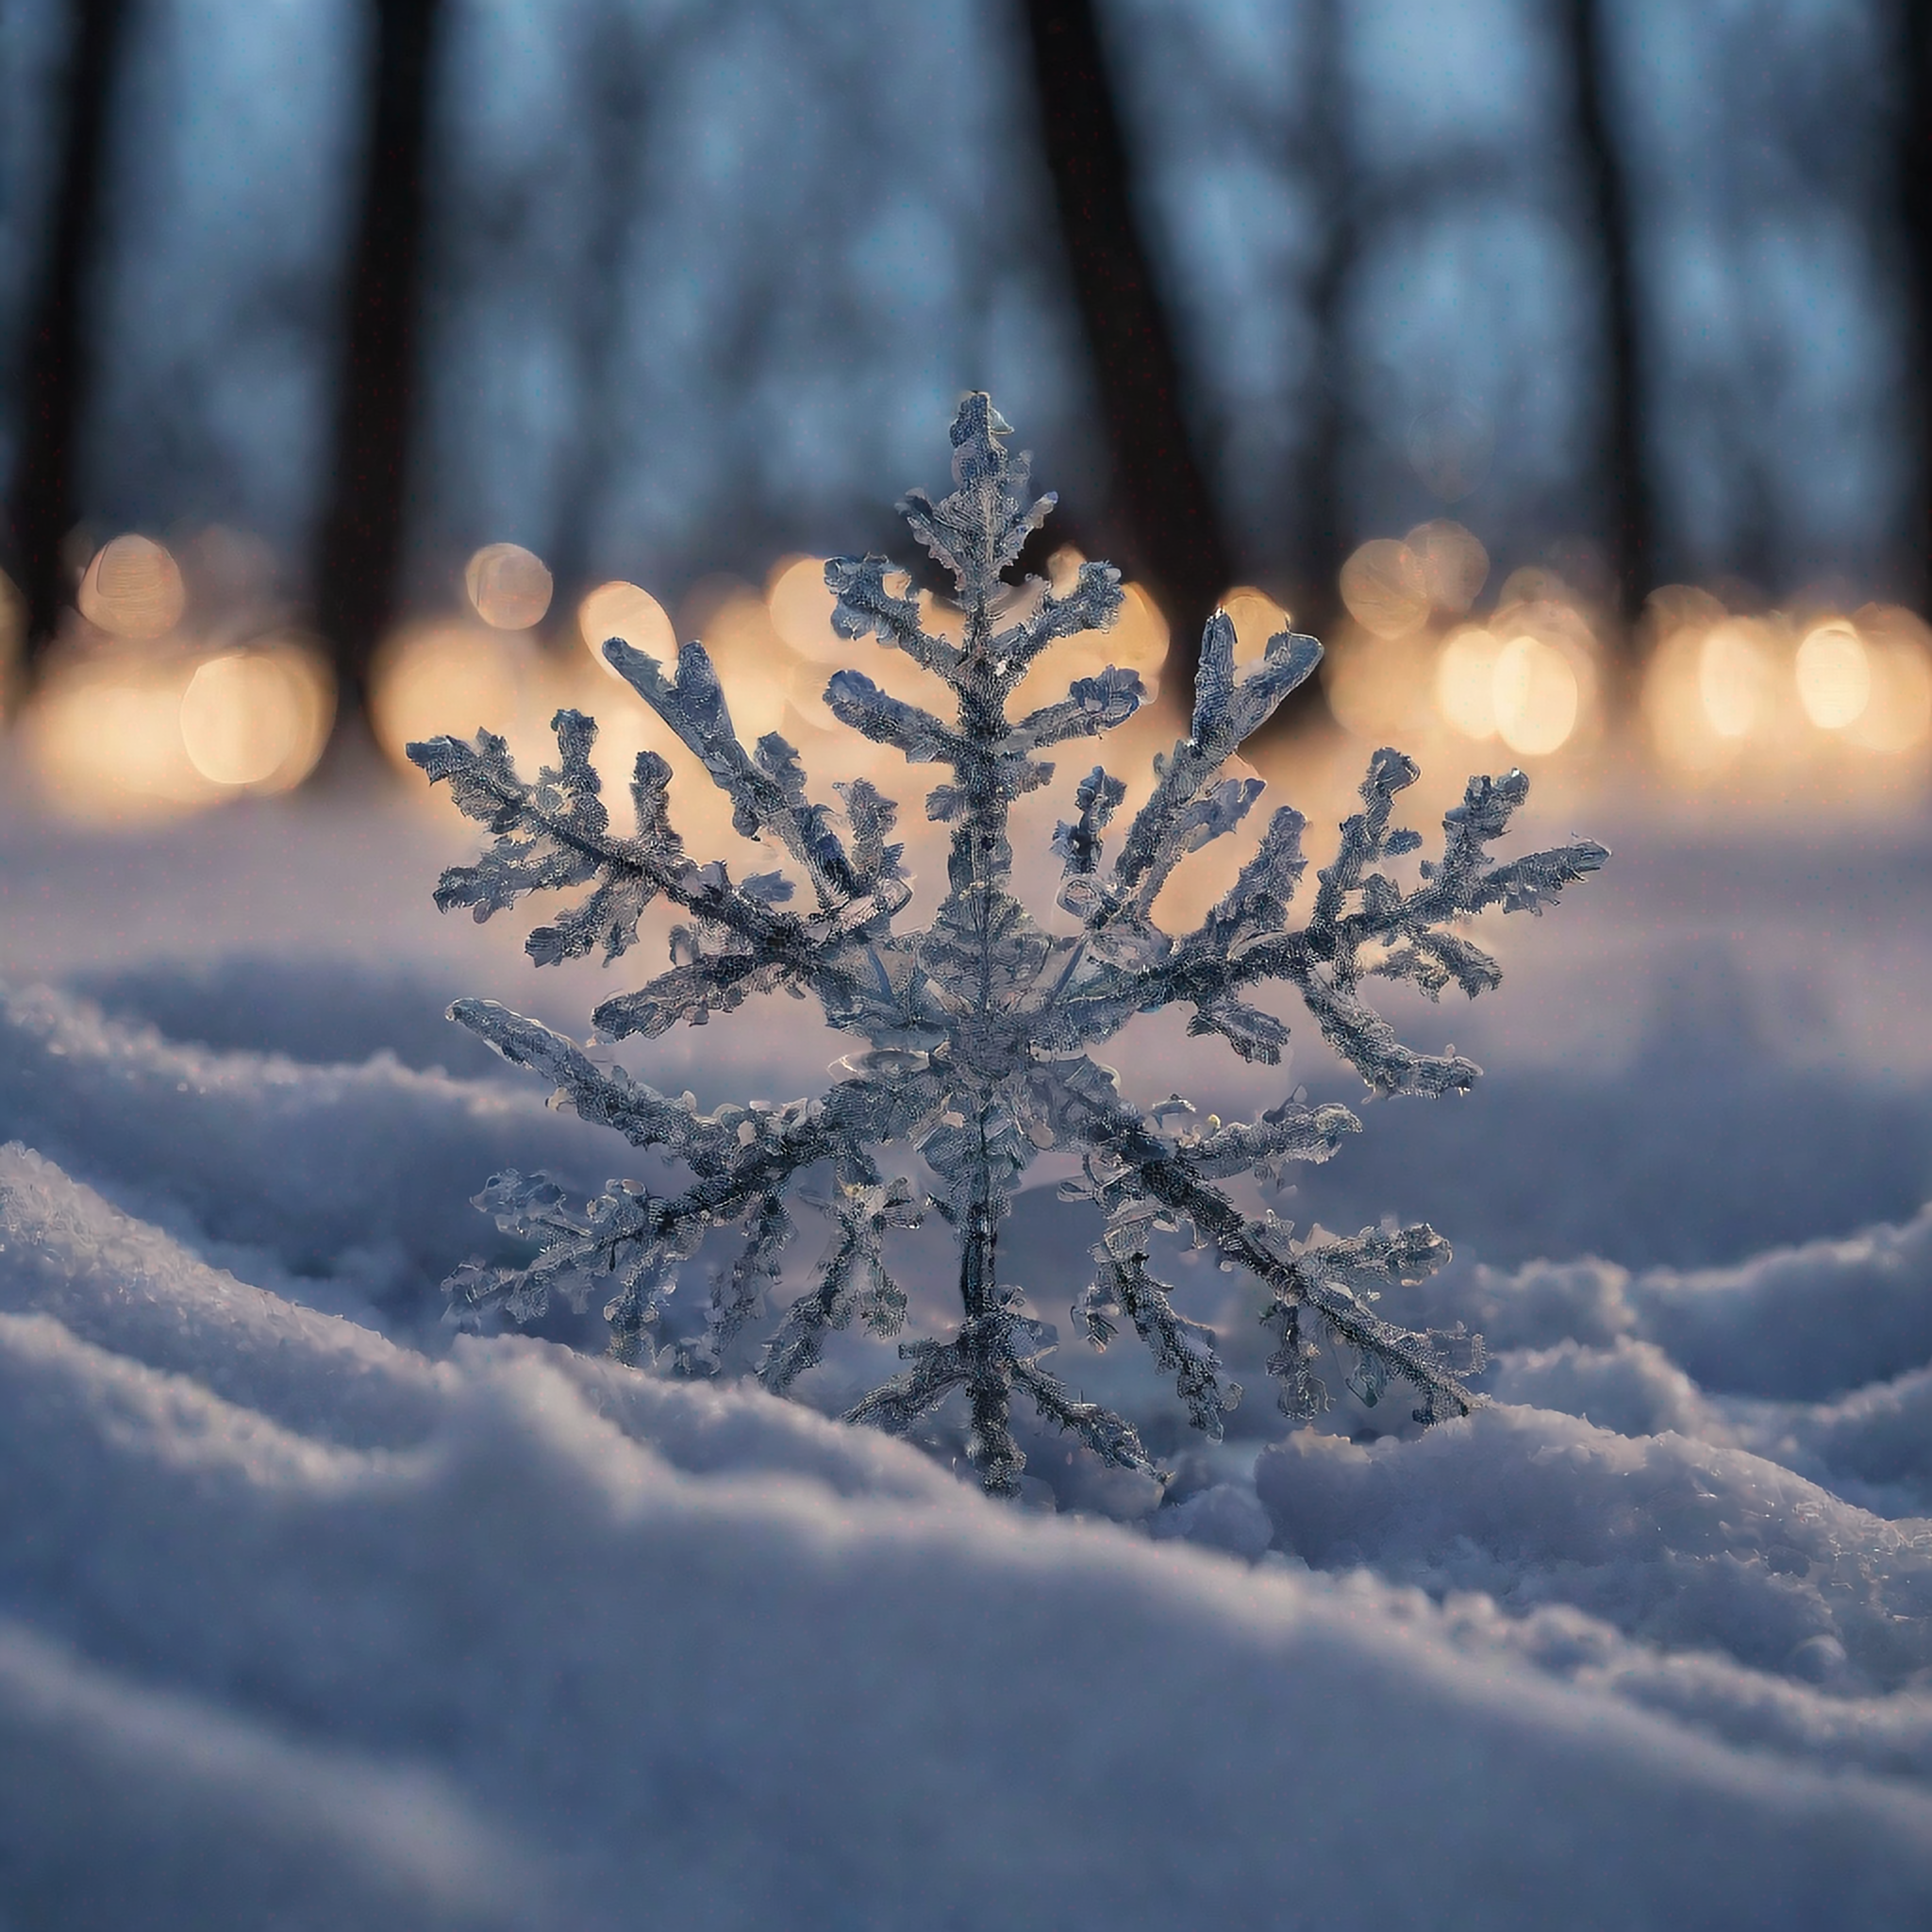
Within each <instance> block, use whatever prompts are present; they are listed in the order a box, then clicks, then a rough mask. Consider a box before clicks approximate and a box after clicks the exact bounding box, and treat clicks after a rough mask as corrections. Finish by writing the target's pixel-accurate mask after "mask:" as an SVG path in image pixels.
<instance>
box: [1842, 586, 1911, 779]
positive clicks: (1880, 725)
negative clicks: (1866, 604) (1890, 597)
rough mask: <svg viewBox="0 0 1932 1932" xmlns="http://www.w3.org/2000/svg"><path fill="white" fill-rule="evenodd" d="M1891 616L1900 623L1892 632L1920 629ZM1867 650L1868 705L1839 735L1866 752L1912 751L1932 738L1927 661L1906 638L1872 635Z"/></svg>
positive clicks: (1891, 752)
mask: <svg viewBox="0 0 1932 1932" xmlns="http://www.w3.org/2000/svg"><path fill="white" fill-rule="evenodd" d="M1897 615H1898V616H1899V617H1900V618H1903V619H1904V620H1905V621H1904V623H1903V624H1902V625H1894V629H1895V630H1907V628H1908V627H1909V629H1916V630H1921V631H1922V630H1923V627H1922V626H1919V625H1917V624H1916V621H1915V620H1913V619H1911V618H1910V617H1909V616H1908V615H1907V613H1904V612H1900V613H1898V614H1897ZM1860 627H1861V629H1862V628H1863V626H1862V625H1861V626H1860ZM1866 635H1867V636H1868V637H1870V636H1871V633H1870V632H1867V633H1866ZM1870 651H1871V661H1872V701H1871V703H1870V704H1869V705H1867V706H1866V708H1864V710H1863V711H1861V712H1860V713H1859V714H1858V716H1857V717H1856V718H1855V719H1853V721H1852V722H1851V724H1849V725H1847V726H1846V727H1845V736H1846V737H1847V738H1848V739H1849V740H1850V741H1852V742H1853V743H1854V744H1857V745H1858V746H1860V747H1861V748H1862V749H1863V750H1866V751H1875V752H1884V753H1890V754H1894V755H1895V754H1898V753H1900V752H1907V751H1913V750H1916V749H1917V747H1919V746H1920V745H1922V744H1924V742H1925V741H1926V740H1927V738H1928V737H1932V658H1928V657H1927V656H1926V652H1925V649H1924V646H1923V644H1921V643H1920V642H1919V641H1916V640H1915V639H1914V638H1913V637H1912V636H1910V635H1908V634H1907V635H1893V636H1890V637H1885V636H1879V637H1874V638H1872V639H1871V644H1870Z"/></svg>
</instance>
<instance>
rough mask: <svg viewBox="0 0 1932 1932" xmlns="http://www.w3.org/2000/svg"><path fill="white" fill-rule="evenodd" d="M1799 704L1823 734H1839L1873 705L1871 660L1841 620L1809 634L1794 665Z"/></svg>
mask: <svg viewBox="0 0 1932 1932" xmlns="http://www.w3.org/2000/svg"><path fill="white" fill-rule="evenodd" d="M1794 672H1795V675H1796V677H1797V681H1798V701H1799V703H1800V704H1802V705H1803V706H1804V707H1805V715H1806V716H1807V718H1809V719H1810V721H1811V722H1812V724H1816V725H1817V726H1818V727H1819V728H1820V729H1821V730H1824V731H1840V730H1842V729H1843V728H1844V727H1845V726H1846V725H1847V724H1852V723H1853V722H1855V721H1856V720H1857V719H1858V718H1859V717H1861V716H1862V715H1863V714H1864V711H1865V708H1866V707H1867V706H1868V705H1870V703H1871V702H1872V660H1871V658H1870V657H1869V656H1868V655H1867V654H1866V650H1865V646H1864V644H1863V643H1862V642H1861V641H1860V640H1859V637H1858V633H1857V631H1856V630H1854V629H1853V628H1852V626H1851V625H1849V624H1847V623H1845V622H1844V621H1843V620H1842V619H1838V620H1835V621H1834V622H1832V623H1829V624H1821V625H1818V626H1817V627H1816V628H1815V629H1813V630H1811V631H1808V632H1807V633H1806V636H1805V641H1804V642H1803V643H1801V644H1800V645H1799V646H1798V657H1797V662H1796V664H1795V666H1794Z"/></svg>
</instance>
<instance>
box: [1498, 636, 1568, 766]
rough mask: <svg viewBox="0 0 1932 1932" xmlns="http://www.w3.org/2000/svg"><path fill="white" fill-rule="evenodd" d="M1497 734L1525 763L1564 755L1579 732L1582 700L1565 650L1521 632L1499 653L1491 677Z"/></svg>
mask: <svg viewBox="0 0 1932 1932" xmlns="http://www.w3.org/2000/svg"><path fill="white" fill-rule="evenodd" d="M1491 691H1492V693H1493V703H1494V708H1495V718H1496V732H1497V735H1498V736H1499V737H1500V738H1501V739H1502V741H1503V742H1504V743H1505V744H1507V746H1508V747H1509V749H1510V750H1511V751H1513V752H1516V753H1517V754H1519V755H1520V756H1522V757H1524V758H1543V757H1547V756H1548V755H1549V754H1550V753H1551V752H1553V751H1557V750H1559V749H1560V748H1561V747H1562V746H1563V745H1565V744H1567V743H1568V742H1569V741H1570V736H1571V733H1572V732H1574V730H1575V729H1576V714H1577V710H1578V708H1579V706H1580V703H1581V700H1582V692H1581V691H1580V689H1579V687H1578V680H1577V676H1576V673H1575V671H1574V670H1573V669H1572V667H1571V662H1570V658H1568V656H1567V655H1566V654H1565V653H1564V651H1563V650H1562V649H1561V647H1560V646H1558V645H1557V644H1554V643H1550V642H1548V641H1545V640H1544V639H1542V638H1540V637H1536V636H1534V635H1532V634H1530V633H1528V632H1520V633H1519V634H1518V635H1517V636H1515V637H1513V638H1511V639H1510V640H1509V641H1508V642H1507V643H1506V644H1504V645H1503V646H1502V648H1501V649H1500V650H1499V651H1498V652H1497V653H1496V658H1495V664H1494V668H1493V671H1492V674H1491Z"/></svg>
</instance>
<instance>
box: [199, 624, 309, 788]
mask: <svg viewBox="0 0 1932 1932" xmlns="http://www.w3.org/2000/svg"><path fill="white" fill-rule="evenodd" d="M333 714H334V700H333V691H332V690H331V684H330V679H329V675H328V672H327V670H326V668H325V666H324V664H323V663H322V661H321V659H320V658H319V657H318V656H317V655H316V654H315V653H313V652H311V651H308V650H304V649H302V648H300V647H299V646H294V645H281V646H268V647H263V646H259V645H258V646H257V647H255V648H252V649H249V650H245V651H228V652H224V653H223V654H222V655H221V656H220V657H217V658H208V659H206V660H205V661H204V662H203V663H202V664H201V665H200V666H199V667H198V668H197V669H196V670H195V672H194V675H192V677H191V678H190V679H189V681H188V689H187V690H186V691H183V692H182V694H181V708H180V732H181V741H182V744H183V746H184V747H185V749H186V750H187V753H188V760H189V763H191V764H192V766H193V767H194V769H195V770H196V771H197V772H198V773H200V774H201V775H202V776H203V777H204V778H206V779H207V780H208V782H209V783H210V784H212V785H216V786H220V787H221V788H223V789H224V790H225V791H257V792H261V791H286V790H288V789H289V788H290V787H291V786H292V785H298V784H300V783H301V781H302V780H303V779H304V778H306V777H307V776H308V774H309V773H310V772H311V771H312V770H313V769H314V767H315V763H316V760H317V759H318V758H320V757H321V756H322V749H323V746H324V744H325V743H326V741H327V739H328V728H329V724H330V722H331V720H332V717H333Z"/></svg>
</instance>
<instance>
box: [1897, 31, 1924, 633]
mask: <svg viewBox="0 0 1932 1932" xmlns="http://www.w3.org/2000/svg"><path fill="white" fill-rule="evenodd" d="M1899 52H1900V54H1901V55H1902V56H1903V59H1904V67H1905V85H1904V87H1903V89H1902V90H1901V98H1900V101H1899V169H1900V173H1899V187H1900V202H1901V210H1900V211H1901V216H1902V222H1903V226H1904V228H1905V242H1906V247H1905V257H1906V275H1907V278H1908V281H1907V286H1908V289H1909V293H1910V300H1911V305H1912V306H1911V318H1910V323H1909V325H1908V326H1909V328H1910V341H1909V347H1908V349H1907V359H1906V367H1907V369H1909V370H1911V371H1912V372H1913V375H1914V380H1915V388H1916V391H1917V392H1916V394H1915V395H1914V396H1913V397H1912V398H1911V402H1912V407H1913V419H1914V420H1913V435H1914V440H1915V441H1916V442H1917V444H1918V457H1919V462H1918V476H1917V478H1916V488H1915V494H1914V501H1913V503H1912V507H1911V521H1910V525H1909V526H1908V527H1909V529H1910V531H1911V535H1910V537H1909V538H1908V540H1907V543H1908V550H1907V556H1906V557H1905V558H1904V559H1903V562H1904V564H1905V578H1906V582H1907V585H1908V586H1909V587H1910V590H1911V591H1912V592H1913V593H1914V594H1916V595H1917V596H1919V597H1921V598H1924V597H1925V596H1927V595H1928V594H1932V11H1928V9H1927V8H1926V7H1925V5H1924V0H1900V5H1899Z"/></svg>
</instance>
